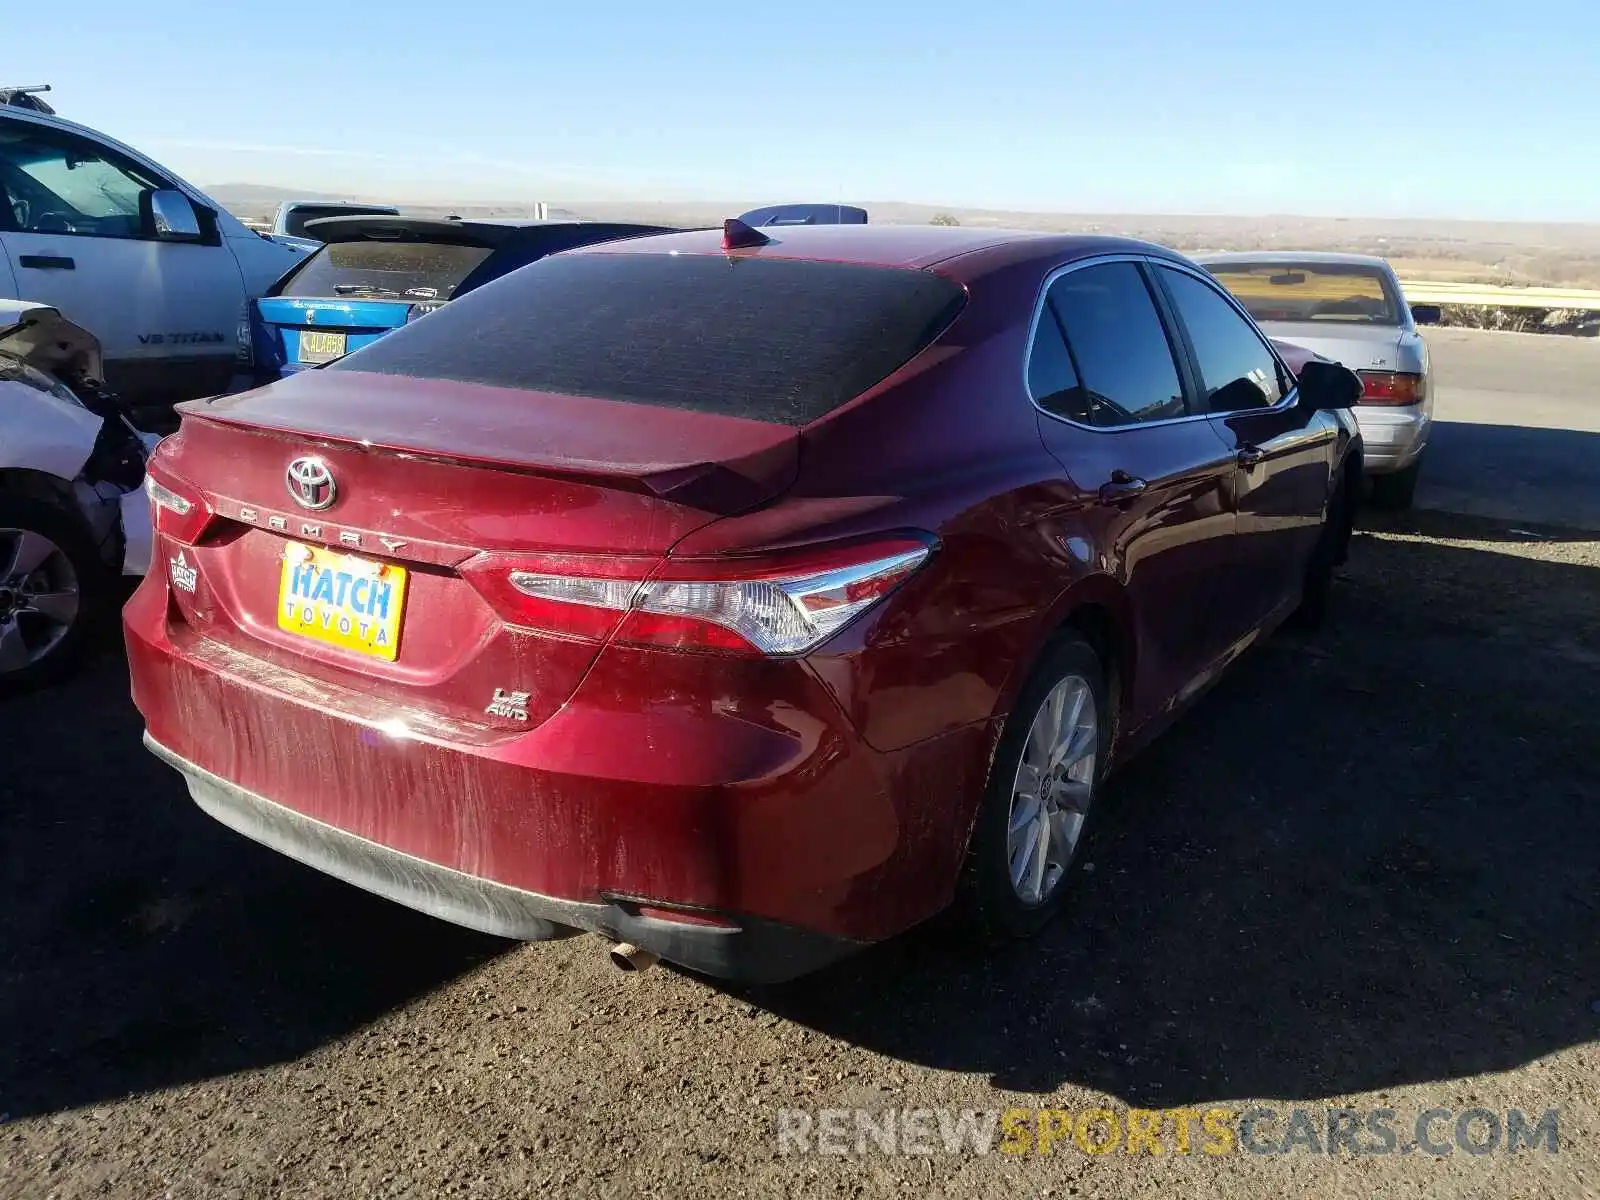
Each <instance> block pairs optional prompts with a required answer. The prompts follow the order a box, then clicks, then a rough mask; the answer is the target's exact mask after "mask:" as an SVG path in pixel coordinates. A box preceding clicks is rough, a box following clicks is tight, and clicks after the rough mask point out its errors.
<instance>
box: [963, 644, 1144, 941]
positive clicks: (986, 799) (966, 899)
mask: <svg viewBox="0 0 1600 1200" xmlns="http://www.w3.org/2000/svg"><path fill="white" fill-rule="evenodd" d="M1069 675H1076V676H1077V677H1079V678H1080V679H1082V680H1084V681H1085V682H1086V683H1087V684H1088V685H1089V691H1090V694H1091V695H1092V696H1093V697H1094V703H1095V716H1096V719H1097V725H1098V730H1097V744H1096V750H1095V762H1094V768H1093V775H1092V780H1093V781H1092V784H1091V786H1090V791H1089V804H1088V808H1087V810H1086V813H1085V821H1084V823H1083V827H1082V829H1081V830H1080V832H1079V836H1078V840H1077V842H1076V843H1075V847H1074V855H1073V857H1072V858H1071V859H1070V860H1069V861H1068V862H1067V863H1066V869H1065V870H1064V871H1063V872H1062V878H1061V881H1060V882H1059V883H1057V884H1056V885H1055V887H1054V889H1053V890H1052V891H1051V892H1050V893H1049V894H1048V896H1047V897H1046V898H1045V899H1044V901H1043V902H1042V903H1037V904H1028V903H1025V902H1024V901H1023V899H1022V898H1021V897H1020V896H1019V895H1018V894H1017V891H1016V889H1015V888H1013V887H1012V884H1011V870H1010V853H1009V846H1008V838H1007V826H1008V824H1009V821H1010V816H1011V799H1012V793H1013V790H1014V787H1015V782H1016V776H1017V769H1018V766H1019V765H1020V763H1021V761H1022V756H1023V753H1024V751H1025V750H1026V748H1027V740H1028V734H1029V731H1030V730H1031V728H1032V726H1033V723H1034V719H1035V718H1036V717H1037V715H1038V713H1039V710H1040V708H1041V707H1042V705H1043V704H1044V702H1045V700H1046V699H1047V698H1048V697H1049V695H1050V693H1051V691H1052V690H1053V689H1054V688H1055V686H1056V684H1058V683H1060V682H1061V681H1062V680H1063V679H1065V678H1067V677H1068V676H1069ZM1113 727H1114V722H1113V718H1112V713H1111V709H1110V701H1109V697H1108V694H1107V688H1106V677H1105V669H1104V667H1103V666H1102V665H1101V663H1100V658H1099V656H1098V655H1097V654H1096V653H1095V651H1094V648H1093V647H1092V646H1090V645H1089V643H1088V642H1086V641H1085V640H1084V639H1083V638H1082V637H1080V636H1078V635H1077V634H1076V633H1072V632H1065V633H1062V634H1061V635H1059V636H1058V637H1057V638H1056V639H1055V640H1054V641H1053V642H1052V643H1051V644H1050V646H1049V648H1048V649H1047V650H1046V651H1045V653H1044V655H1043V656H1042V657H1041V658H1040V660H1039V663H1038V665H1037V666H1035V668H1034V670H1033V674H1032V675H1031V676H1030V677H1029V679H1028V682H1027V684H1026V685H1025V686H1024V687H1023V689H1022V692H1021V694H1020V695H1019V696H1018V697H1017V702H1016V705H1015V706H1014V707H1013V708H1012V711H1011V715H1010V716H1009V717H1007V718H1006V723H1005V728H1004V731H1003V732H1002V733H1001V736H1000V745H999V747H998V749H997V750H996V752H995V756H994V762H993V763H992V764H991V766H990V768H989V780H988V783H987V784H986V785H985V787H984V794H983V800H982V803H981V805H980V807H979V809H978V816H977V820H976V822H975V823H974V825H973V830H972V840H971V842H970V843H969V845H968V849H967V862H966V866H965V869H964V872H963V876H962V880H961V887H960V890H959V894H958V898H957V907H958V913H959V916H960V918H961V919H962V920H963V922H964V923H965V924H967V925H968V926H969V928H971V929H972V930H973V931H974V932H976V933H977V934H978V935H980V936H981V937H983V938H985V939H987V940H991V941H1003V940H1011V939H1016V938H1025V937H1031V936H1033V935H1034V934H1036V933H1038V932H1039V930H1041V929H1043V928H1044V926H1045V925H1047V924H1048V923H1049V922H1050V921H1051V919H1052V918H1054V917H1055V916H1056V915H1057V914H1058V913H1059V912H1060V911H1061V908H1062V906H1063V905H1064V904H1065V903H1066V897H1067V892H1068V890H1069V889H1068V887H1067V881H1068V879H1069V878H1070V876H1071V869H1072V867H1074V866H1075V865H1076V862H1077V859H1078V854H1077V853H1076V852H1077V851H1081V849H1082V847H1083V836H1084V834H1085V833H1086V832H1087V830H1088V826H1089V821H1090V819H1091V818H1092V814H1093V812H1094V802H1095V800H1096V799H1097V798H1098V795H1099V791H1100V781H1101V779H1103V778H1104V776H1105V768H1106V753H1107V751H1108V750H1109V749H1110V746H1111V732H1112V729H1113Z"/></svg>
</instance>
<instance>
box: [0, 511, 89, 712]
mask: <svg viewBox="0 0 1600 1200" xmlns="http://www.w3.org/2000/svg"><path fill="white" fill-rule="evenodd" d="M108 579H109V575H108V572H107V571H106V569H105V567H104V566H103V564H102V563H101V562H100V558H99V555H98V553H97V552H96V551H95V547H94V543H93V542H92V541H91V540H90V539H89V536H88V534H87V533H86V532H85V531H84V529H83V525H82V522H80V521H78V520H77V519H76V518H75V517H74V516H73V515H72V514H71V513H68V512H66V511H65V510H63V509H61V508H59V507H57V506H56V505H53V504H49V503H45V502H43V501H39V500H32V499H18V498H11V497H5V498H0V688H14V687H23V686H26V685H28V684H34V683H42V682H46V681H48V680H51V679H55V678H58V677H60V676H61V675H62V674H63V673H64V672H66V671H67V670H69V669H70V668H71V667H72V666H73V665H74V663H75V662H76V661H77V659H78V657H79V656H80V655H81V654H82V652H83V650H84V648H85V647H86V646H87V644H88V641H89V635H90V632H91V630H92V628H93V625H94V623H95V619H96V617H97V616H98V614H99V612H100V611H101V609H102V608H103V606H104V603H105V600H106V598H107V596H108V595H109V589H108Z"/></svg>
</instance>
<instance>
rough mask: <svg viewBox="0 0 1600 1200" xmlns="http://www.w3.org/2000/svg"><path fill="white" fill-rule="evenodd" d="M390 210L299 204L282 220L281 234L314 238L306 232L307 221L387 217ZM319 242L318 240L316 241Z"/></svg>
mask: <svg viewBox="0 0 1600 1200" xmlns="http://www.w3.org/2000/svg"><path fill="white" fill-rule="evenodd" d="M393 211H394V210H393V209H390V208H362V207H361V206H360V205H356V204H326V205H317V204H301V205H297V206H295V208H294V209H292V210H291V211H290V213H289V215H288V216H287V217H285V218H284V220H283V232H284V233H286V234H288V235H290V236H291V237H303V238H315V237H317V234H316V231H315V230H307V229H306V222H307V221H320V220H321V219H322V218H323V217H362V216H375V217H377V216H387V215H388V214H389V213H391V212H393ZM317 240H318V241H321V239H320V238H318V239H317Z"/></svg>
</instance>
